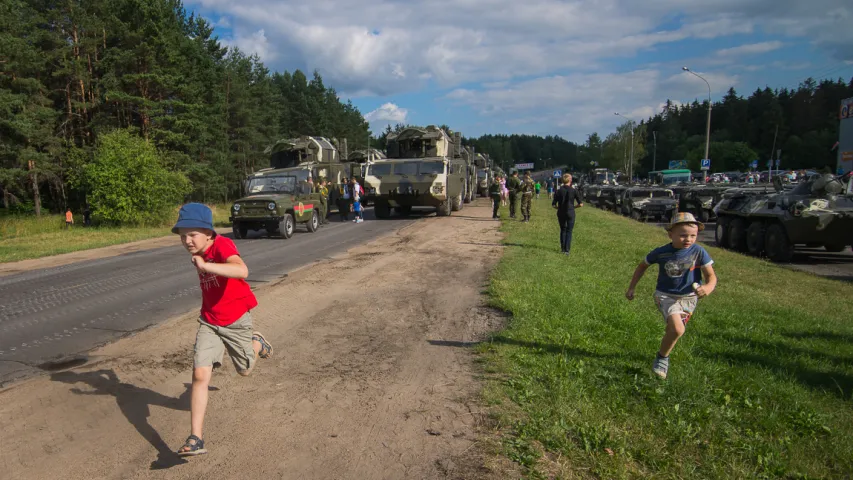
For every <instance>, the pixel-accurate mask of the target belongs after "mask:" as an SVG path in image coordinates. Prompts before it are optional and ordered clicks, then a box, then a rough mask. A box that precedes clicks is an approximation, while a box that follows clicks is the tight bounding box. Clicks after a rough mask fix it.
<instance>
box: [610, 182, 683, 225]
mask: <svg viewBox="0 0 853 480" xmlns="http://www.w3.org/2000/svg"><path fill="white" fill-rule="evenodd" d="M620 206H621V208H622V214H623V215H625V216H630V217H631V218H633V219H634V220H638V221H643V220H647V219H651V218H654V219H658V220H660V221H662V222H668V221H669V219H670V218H672V215H673V214H674V213H675V212H676V208H677V202H676V200H675V194H674V193H673V192H672V190H670V189H668V188H659V187H631V188H626V189H625V191H623V192H622V203H621V205H620Z"/></svg>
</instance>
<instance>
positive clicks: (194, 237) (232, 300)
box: [172, 203, 273, 457]
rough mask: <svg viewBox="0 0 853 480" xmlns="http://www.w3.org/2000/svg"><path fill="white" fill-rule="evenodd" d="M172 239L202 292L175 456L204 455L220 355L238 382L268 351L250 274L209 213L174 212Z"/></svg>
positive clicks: (196, 206)
mask: <svg viewBox="0 0 853 480" xmlns="http://www.w3.org/2000/svg"><path fill="white" fill-rule="evenodd" d="M172 233H175V234H178V235H180V236H181V243H182V244H183V246H184V248H186V249H187V252H189V254H190V255H191V256H192V264H193V266H195V269H196V272H197V273H198V280H199V284H200V286H201V312H200V315H199V318H198V323H199V327H198V333H197V334H196V339H195V348H194V355H193V379H192V392H191V395H190V429H191V430H190V436H189V437H187V440H186V442H184V445H183V446H182V447H181V448H180V449H178V451H177V454H178V455H179V456H182V457H185V456H195V455H201V454H204V453H207V449H205V448H204V432H203V427H204V414H205V411H206V410H207V397H208V388H209V386H210V378H211V377H212V376H213V368H214V366H218V365H219V364H221V362H222V357H223V355H225V352H226V351H227V352H228V355H229V356H230V357H231V361H232V362H233V363H234V368H235V369H236V370H237V373H238V374H240V375H241V376H247V375H249V374H250V373H251V372H252V370H253V369H254V367H255V362H256V361H257V359H258V357H260V358H270V357H272V354H273V347H272V345H270V344H269V342H267V341H266V339H265V338H264V336H263V335H261V334H260V333H259V332H256V331H253V329H252V313H251V311H252V309H253V308H255V307H256V306H258V301H257V299H256V298H255V294H254V293H252V289H251V288H250V287H249V284H248V283H246V278H247V277H248V276H249V268H248V267H247V266H246V264H245V263H244V262H243V259H242V258H241V257H240V252H238V251H237V247H236V246H235V245H234V242H233V241H231V239H229V238H226V237H223V236H222V235H217V234H216V232H215V231H214V230H213V212H211V211H210V208H208V207H207V206H206V205H203V204H201V203H187V204H185V205H184V206H183V207H181V210H180V212H178V221H177V223H175V226H174V227H172Z"/></svg>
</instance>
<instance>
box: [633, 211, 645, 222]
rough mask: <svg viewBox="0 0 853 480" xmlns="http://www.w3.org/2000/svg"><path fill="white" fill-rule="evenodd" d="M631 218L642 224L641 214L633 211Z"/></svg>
mask: <svg viewBox="0 0 853 480" xmlns="http://www.w3.org/2000/svg"><path fill="white" fill-rule="evenodd" d="M631 218H632V219H634V220H636V221H638V222H642V221H643V214H642V213H640V211H639V210H633V211H631Z"/></svg>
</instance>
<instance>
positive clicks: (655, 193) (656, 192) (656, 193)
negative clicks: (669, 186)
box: [652, 190, 672, 198]
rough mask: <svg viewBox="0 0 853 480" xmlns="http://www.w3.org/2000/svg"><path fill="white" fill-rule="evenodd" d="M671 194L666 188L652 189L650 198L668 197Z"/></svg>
mask: <svg viewBox="0 0 853 480" xmlns="http://www.w3.org/2000/svg"><path fill="white" fill-rule="evenodd" d="M671 196H672V195H671V194H670V193H669V192H668V191H666V190H654V191H652V198H669V197H671Z"/></svg>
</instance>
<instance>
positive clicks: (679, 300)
mask: <svg viewBox="0 0 853 480" xmlns="http://www.w3.org/2000/svg"><path fill="white" fill-rule="evenodd" d="M698 301H699V297H697V296H696V295H671V294H668V293H662V292H657V291H656V292H655V305H657V306H658V310H660V313H661V314H662V315H663V322H664V323H666V322H667V319H668V318H669V317H670V316H672V315H681V321H682V322H684V324H685V325H687V322H688V321H689V320H690V316H691V315H693V312H694V311H695V310H696V304H697V302H698Z"/></svg>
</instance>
